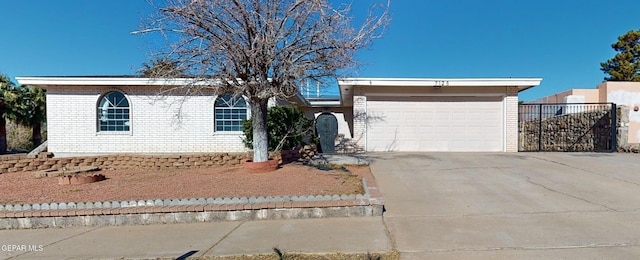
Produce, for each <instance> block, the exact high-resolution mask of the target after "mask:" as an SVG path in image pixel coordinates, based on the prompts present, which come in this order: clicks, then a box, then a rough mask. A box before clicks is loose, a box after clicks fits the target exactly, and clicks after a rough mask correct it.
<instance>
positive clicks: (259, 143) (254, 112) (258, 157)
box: [251, 99, 269, 162]
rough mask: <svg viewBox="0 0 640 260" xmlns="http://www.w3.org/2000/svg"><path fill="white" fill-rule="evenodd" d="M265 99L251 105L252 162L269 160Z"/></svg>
mask: <svg viewBox="0 0 640 260" xmlns="http://www.w3.org/2000/svg"><path fill="white" fill-rule="evenodd" d="M267 101H268V100H267V99H265V100H262V99H259V100H257V101H254V102H252V103H253V104H251V119H252V120H253V161H254V162H265V161H267V160H269V140H268V134H267V133H268V132H267V131H268V129H267Z"/></svg>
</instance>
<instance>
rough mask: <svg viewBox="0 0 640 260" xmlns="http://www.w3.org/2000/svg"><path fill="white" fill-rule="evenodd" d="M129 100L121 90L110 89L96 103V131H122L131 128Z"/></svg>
mask: <svg viewBox="0 0 640 260" xmlns="http://www.w3.org/2000/svg"><path fill="white" fill-rule="evenodd" d="M129 117H130V108H129V100H127V97H125V96H124V94H123V93H122V92H119V91H111V92H108V93H106V94H104V95H103V96H102V98H100V103H99V104H98V132H116V131H119V132H122V131H129V130H130V129H131V121H130V119H129Z"/></svg>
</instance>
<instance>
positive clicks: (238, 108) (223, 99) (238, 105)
mask: <svg viewBox="0 0 640 260" xmlns="http://www.w3.org/2000/svg"><path fill="white" fill-rule="evenodd" d="M214 113H215V115H214V116H215V129H216V131H242V120H244V119H247V102H246V101H245V100H244V98H242V96H233V95H231V94H225V95H221V96H219V97H218V99H217V100H216V103H215V111H214Z"/></svg>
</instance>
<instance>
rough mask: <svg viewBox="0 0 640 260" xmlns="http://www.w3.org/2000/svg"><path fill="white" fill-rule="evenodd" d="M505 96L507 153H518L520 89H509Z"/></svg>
mask: <svg viewBox="0 0 640 260" xmlns="http://www.w3.org/2000/svg"><path fill="white" fill-rule="evenodd" d="M506 94H507V95H506V96H505V104H506V105H505V109H506V113H505V114H506V116H505V124H506V127H505V128H506V133H505V138H506V145H505V146H506V147H505V152H517V151H518V87H507V93H506Z"/></svg>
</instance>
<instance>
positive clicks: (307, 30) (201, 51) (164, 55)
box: [132, 0, 390, 161]
mask: <svg viewBox="0 0 640 260" xmlns="http://www.w3.org/2000/svg"><path fill="white" fill-rule="evenodd" d="M148 1H151V0H148ZM150 4H152V6H153V7H155V8H156V9H157V10H158V12H157V16H156V17H154V18H152V19H150V20H149V21H147V22H146V23H145V24H144V25H143V26H142V27H141V28H140V30H138V31H135V32H132V34H150V33H160V34H161V35H163V36H164V37H166V39H167V40H168V41H169V42H171V44H169V45H168V46H167V48H166V49H163V50H160V51H159V52H157V53H155V54H154V56H155V58H156V59H157V60H168V61H171V62H172V64H174V65H175V68H176V70H175V71H173V72H172V71H161V73H156V74H153V75H152V76H157V77H171V76H173V77H175V76H178V75H180V73H176V71H178V70H180V72H181V73H182V74H185V73H186V74H188V75H190V77H192V78H193V81H194V83H195V82H202V81H205V80H210V79H212V78H219V79H223V80H221V81H220V83H221V84H219V85H216V86H203V85H202V84H193V85H190V86H184V88H204V87H207V88H211V89H213V90H214V91H215V92H216V93H220V94H221V93H232V94H234V95H244V96H246V97H247V98H248V100H249V104H250V106H251V109H252V116H254V117H255V116H264V120H266V114H265V115H261V113H262V112H261V111H258V110H257V109H262V110H265V111H266V103H267V102H266V101H267V100H268V99H269V98H272V97H276V98H291V97H293V96H294V95H296V93H297V92H298V85H300V84H301V83H302V82H305V81H306V80H308V79H313V80H318V81H324V80H326V79H329V78H333V79H334V78H335V77H339V76H343V75H341V74H342V73H344V72H345V71H347V70H348V69H353V68H356V67H357V66H358V65H359V64H360V63H359V62H357V61H356V60H355V53H356V51H358V50H359V49H363V48H367V47H369V46H370V45H371V43H372V41H373V40H374V39H376V38H379V37H381V35H382V33H383V32H384V29H385V27H386V26H387V24H388V23H389V21H390V18H389V14H388V9H389V5H390V2H389V0H387V1H386V3H383V4H380V5H375V6H373V7H372V8H371V10H369V14H368V16H367V17H366V18H365V19H364V20H363V22H362V24H361V25H360V26H359V27H357V28H354V27H353V18H352V16H351V5H350V4H343V5H340V6H339V8H334V7H333V6H331V4H329V2H328V0H166V4H165V5H163V6H157V5H155V3H153V2H150ZM262 105H264V106H265V107H264V108H255V109H256V110H255V111H254V107H255V106H262ZM264 120H253V122H254V134H255V133H256V132H255V131H256V129H257V130H258V131H264V133H260V134H265V142H266V122H262V121H264ZM255 124H264V125H262V126H259V127H256V125H255ZM256 140H257V141H260V140H261V138H256V137H255V136H254V142H255V141H256ZM261 148H262V145H257V146H256V145H254V149H261ZM256 154H258V155H260V156H262V152H258V151H254V156H255V155H256ZM254 159H256V158H254ZM264 159H265V158H264V157H262V158H259V159H256V160H255V161H262V160H264Z"/></svg>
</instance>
